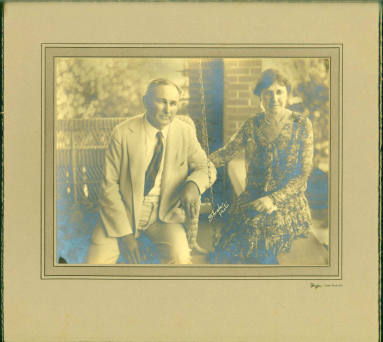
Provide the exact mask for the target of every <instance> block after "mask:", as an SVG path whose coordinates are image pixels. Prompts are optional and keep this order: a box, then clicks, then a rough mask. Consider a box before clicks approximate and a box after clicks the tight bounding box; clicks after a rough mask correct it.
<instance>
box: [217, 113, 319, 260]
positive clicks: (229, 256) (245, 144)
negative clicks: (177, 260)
mask: <svg viewBox="0 0 383 342" xmlns="http://www.w3.org/2000/svg"><path fill="white" fill-rule="evenodd" d="M266 124H267V123H266V121H265V114H264V113H262V114H258V115H256V116H254V117H251V118H249V119H248V120H247V121H246V122H245V123H244V124H243V125H242V127H241V128H240V129H239V131H238V132H237V133H236V134H235V135H234V136H233V137H232V138H231V140H230V141H229V142H228V143H227V144H226V145H225V146H224V147H222V148H221V149H219V150H218V151H216V152H214V153H212V154H211V155H210V159H211V160H212V162H213V163H214V164H215V166H216V167H220V166H223V165H224V164H225V163H227V162H229V161H230V160H231V159H233V157H234V156H235V155H236V154H237V153H239V152H240V151H241V150H243V149H244V151H245V161H246V177H247V179H246V188H245V190H244V192H243V193H242V194H241V195H240V196H239V197H238V198H237V200H236V201H235V203H232V204H231V206H230V209H229V210H228V211H227V220H225V224H224V227H223V229H222V231H221V236H220V238H219V239H218V241H216V244H215V252H214V253H213V254H212V260H211V262H213V263H225V264H237V263H238V264H276V263H278V262H277V258H276V256H277V255H278V253H279V252H282V251H283V252H287V251H288V250H289V249H290V247H291V242H292V241H293V240H294V239H296V238H298V237H306V236H307V234H308V232H309V230H310V226H311V213H310V208H309V205H308V202H307V199H306V197H305V191H306V187H307V179H308V177H309V175H310V172H311V168H312V161H313V133H312V125H311V122H310V120H309V119H308V118H306V117H303V116H302V115H300V114H297V113H292V114H291V115H290V117H289V119H288V120H287V122H286V123H285V124H284V126H283V127H282V129H281V131H280V133H279V135H278V137H277V138H276V139H275V140H274V141H272V142H271V143H269V142H268V140H267V138H266V136H265V135H264V133H263V127H264V125H266ZM264 196H269V197H270V198H271V199H272V201H273V202H274V205H275V206H276V208H277V209H276V210H275V211H274V212H272V213H271V214H268V213H266V212H258V211H257V210H255V209H254V208H252V207H251V206H250V203H251V202H252V201H254V200H256V199H258V198H261V197H264Z"/></svg>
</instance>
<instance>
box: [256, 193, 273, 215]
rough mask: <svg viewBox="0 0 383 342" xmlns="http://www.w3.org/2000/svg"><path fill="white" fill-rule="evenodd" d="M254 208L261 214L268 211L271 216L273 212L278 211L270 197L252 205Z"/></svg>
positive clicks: (258, 200) (260, 199)
mask: <svg viewBox="0 0 383 342" xmlns="http://www.w3.org/2000/svg"><path fill="white" fill-rule="evenodd" d="M251 205H252V207H253V208H254V209H255V210H258V211H260V212H263V211H266V212H267V213H268V214H271V213H272V212H273V211H275V210H277V207H276V206H275V204H274V202H273V200H272V199H271V198H270V197H268V196H265V197H261V198H258V199H257V200H255V201H253V202H252V203H251Z"/></svg>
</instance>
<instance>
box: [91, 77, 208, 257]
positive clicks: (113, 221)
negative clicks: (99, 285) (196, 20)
mask: <svg viewBox="0 0 383 342" xmlns="http://www.w3.org/2000/svg"><path fill="white" fill-rule="evenodd" d="M180 95H181V89H180V88H179V87H178V86H177V85H176V84H174V83H172V82H170V81H168V80H165V79H158V80H154V81H152V82H151V83H150V84H149V86H148V88H147V91H146V94H145V95H144V97H143V103H144V106H145V108H146V113H145V114H143V115H138V116H136V117H133V118H131V119H128V120H126V121H124V122H123V123H121V124H119V125H118V126H116V127H115V129H114V130H113V133H112V138H111V142H110V145H109V148H108V150H107V151H106V157H105V166H104V176H103V180H102V184H101V194H100V218H101V220H100V222H99V223H98V224H97V226H96V227H95V230H94V232H93V235H92V239H91V245H90V247H89V250H88V259H87V263H89V264H114V263H116V262H117V259H118V258H119V255H120V252H121V253H122V254H123V256H124V257H125V258H126V259H128V260H129V262H130V263H140V261H141V255H140V251H139V245H138V241H137V238H138V237H139V236H140V234H145V235H146V236H147V237H148V238H149V239H150V240H151V241H152V242H153V243H154V244H155V246H156V247H157V249H158V252H159V254H160V258H161V263H173V264H189V263H191V256H190V248H189V245H188V240H187V236H186V233H185V227H184V225H183V223H184V222H185V220H187V219H188V218H189V219H193V218H195V217H196V215H198V212H199V205H200V196H201V194H202V193H203V192H204V191H205V190H206V189H207V188H208V187H210V186H211V185H212V184H213V182H214V181H215V177H216V171H215V169H214V166H213V165H212V164H211V163H209V165H208V159H207V157H206V154H205V152H204V151H203V149H202V148H201V146H200V144H199V142H198V140H197V137H196V134H195V129H194V128H193V127H192V126H191V125H190V124H188V123H187V122H185V121H184V120H181V119H180V118H178V117H177V116H176V113H177V107H178V104H179V98H180Z"/></svg>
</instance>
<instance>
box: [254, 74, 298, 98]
mask: <svg viewBox="0 0 383 342" xmlns="http://www.w3.org/2000/svg"><path fill="white" fill-rule="evenodd" d="M274 82H276V83H279V84H281V85H284V86H285V87H286V89H287V93H290V89H291V85H290V82H289V80H288V79H287V78H286V77H285V76H283V75H282V74H281V73H280V72H279V71H278V70H275V69H267V70H265V71H264V72H262V74H261V78H260V79H259V81H258V83H257V85H256V86H255V88H254V90H253V93H254V94H255V95H257V96H259V97H261V93H262V90H263V89H267V88H268V87H270V86H271V85H272V84H273V83H274Z"/></svg>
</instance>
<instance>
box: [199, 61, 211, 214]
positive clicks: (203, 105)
mask: <svg viewBox="0 0 383 342" xmlns="http://www.w3.org/2000/svg"><path fill="white" fill-rule="evenodd" d="M199 82H200V95H201V112H202V123H203V124H202V126H203V127H202V141H203V144H204V148H205V151H206V153H207V155H208V156H209V154H210V151H209V135H208V131H207V118H206V117H207V115H206V103H205V89H204V82H203V66H202V58H200V59H199ZM210 163H211V162H210V161H208V163H207V169H208V178H209V191H210V200H211V204H212V207H213V210H214V208H215V205H214V194H213V187H212V185H213V184H212V180H211V167H210Z"/></svg>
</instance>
